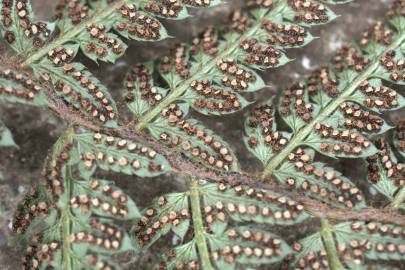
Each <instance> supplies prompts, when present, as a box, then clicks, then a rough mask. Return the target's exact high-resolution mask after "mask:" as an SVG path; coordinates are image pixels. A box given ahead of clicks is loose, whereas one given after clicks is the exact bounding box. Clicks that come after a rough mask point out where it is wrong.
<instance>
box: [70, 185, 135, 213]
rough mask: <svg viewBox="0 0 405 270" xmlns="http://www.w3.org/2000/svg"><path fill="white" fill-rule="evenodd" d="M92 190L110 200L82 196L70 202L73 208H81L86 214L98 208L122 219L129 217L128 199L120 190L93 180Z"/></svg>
mask: <svg viewBox="0 0 405 270" xmlns="http://www.w3.org/2000/svg"><path fill="white" fill-rule="evenodd" d="M90 188H91V190H93V191H94V192H96V191H99V192H101V193H102V194H103V196H104V197H106V198H108V200H103V199H100V198H98V197H96V196H94V197H91V196H89V195H87V194H82V195H79V196H76V197H73V198H72V199H71V200H70V205H71V206H72V208H74V209H77V208H79V207H80V208H81V210H82V211H83V212H84V213H86V214H87V213H88V212H89V211H90V209H91V208H96V209H100V210H102V211H104V212H106V213H109V214H111V215H114V216H117V217H121V218H125V217H126V216H127V215H128V211H129V210H128V207H127V202H128V197H127V196H126V195H124V194H122V192H121V191H120V190H119V189H116V188H115V187H114V186H113V185H102V184H101V183H100V182H99V181H98V180H93V181H92V183H91V185H90ZM112 202H113V203H112Z"/></svg>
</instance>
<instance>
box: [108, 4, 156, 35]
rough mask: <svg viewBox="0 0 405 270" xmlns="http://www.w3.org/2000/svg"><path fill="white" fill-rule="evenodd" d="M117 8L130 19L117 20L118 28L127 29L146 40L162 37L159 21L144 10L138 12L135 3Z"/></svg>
mask: <svg viewBox="0 0 405 270" xmlns="http://www.w3.org/2000/svg"><path fill="white" fill-rule="evenodd" d="M117 10H118V11H119V12H120V13H121V15H122V17H123V18H125V19H126V20H127V21H129V22H125V21H117V23H116V26H115V27H116V29H117V30H119V31H121V32H123V31H126V32H128V33H129V34H130V35H131V36H136V37H138V38H142V39H146V40H158V39H159V38H160V29H161V25H160V23H159V21H157V20H156V19H154V18H152V17H149V16H148V15H146V14H145V13H143V12H137V10H136V7H135V5H133V4H127V5H122V6H120V7H118V8H117Z"/></svg>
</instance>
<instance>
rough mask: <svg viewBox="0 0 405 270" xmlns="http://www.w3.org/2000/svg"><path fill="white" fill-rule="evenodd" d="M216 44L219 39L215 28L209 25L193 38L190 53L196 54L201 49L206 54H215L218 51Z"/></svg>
mask: <svg viewBox="0 0 405 270" xmlns="http://www.w3.org/2000/svg"><path fill="white" fill-rule="evenodd" d="M218 46H219V40H218V38H217V35H216V33H215V29H214V27H212V26H209V27H207V28H206V29H205V30H204V31H203V32H202V33H200V34H199V35H198V36H197V37H195V38H194V39H193V42H192V46H191V48H190V53H191V54H197V53H199V52H201V51H202V52H204V53H206V54H208V55H211V56H215V55H216V54H217V53H218Z"/></svg>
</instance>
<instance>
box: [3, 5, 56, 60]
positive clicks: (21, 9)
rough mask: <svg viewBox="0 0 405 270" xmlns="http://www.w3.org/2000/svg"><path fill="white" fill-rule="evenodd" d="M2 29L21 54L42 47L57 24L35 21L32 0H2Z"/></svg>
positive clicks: (11, 44) (9, 41)
mask: <svg viewBox="0 0 405 270" xmlns="http://www.w3.org/2000/svg"><path fill="white" fill-rule="evenodd" d="M0 9H1V24H0V30H1V33H2V36H3V37H4V39H5V40H6V41H7V43H8V44H10V46H11V47H12V48H13V49H14V50H15V51H16V52H17V53H19V54H22V55H27V53H28V52H29V51H30V50H32V48H39V47H42V46H43V45H44V44H45V43H46V42H47V41H48V40H49V39H50V37H51V33H52V32H53V31H54V28H55V24H54V23H49V22H42V21H35V20H34V15H33V12H32V7H31V2H30V1H2V2H1V3H0Z"/></svg>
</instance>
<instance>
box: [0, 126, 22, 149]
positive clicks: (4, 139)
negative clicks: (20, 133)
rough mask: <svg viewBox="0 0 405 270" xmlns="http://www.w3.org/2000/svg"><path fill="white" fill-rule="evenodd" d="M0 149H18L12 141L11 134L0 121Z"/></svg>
mask: <svg viewBox="0 0 405 270" xmlns="http://www.w3.org/2000/svg"><path fill="white" fill-rule="evenodd" d="M0 147H18V146H17V144H16V143H15V141H14V139H13V134H12V133H11V131H10V130H9V129H8V128H7V127H6V125H5V124H4V123H3V122H2V121H1V120H0Z"/></svg>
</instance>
